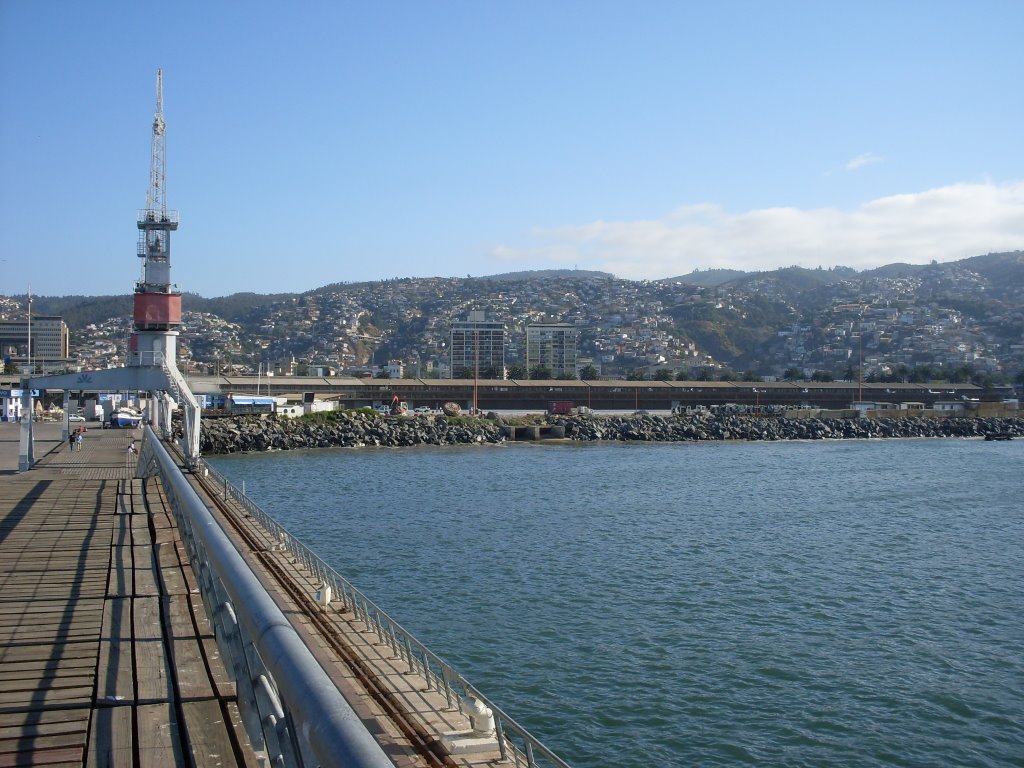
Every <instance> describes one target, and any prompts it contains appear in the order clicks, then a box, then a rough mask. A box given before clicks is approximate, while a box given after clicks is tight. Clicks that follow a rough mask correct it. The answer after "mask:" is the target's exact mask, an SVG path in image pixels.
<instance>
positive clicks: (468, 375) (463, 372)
mask: <svg viewBox="0 0 1024 768" xmlns="http://www.w3.org/2000/svg"><path fill="white" fill-rule="evenodd" d="M452 378H453V379H472V378H473V369H472V368H470V367H469V366H468V365H464V366H462V367H461V368H458V369H456V370H455V371H454V372H453V373H452Z"/></svg>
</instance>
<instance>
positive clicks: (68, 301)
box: [13, 251, 1024, 328]
mask: <svg viewBox="0 0 1024 768" xmlns="http://www.w3.org/2000/svg"><path fill="white" fill-rule="evenodd" d="M972 274H973V275H976V276H977V277H979V278H981V279H984V280H985V281H987V282H988V283H990V284H991V286H992V290H994V291H996V292H1001V291H1004V290H1008V289H1015V288H1016V289H1019V288H1020V287H1021V286H1024V251H1009V252H1004V253H989V254H985V255H982V256H972V257H969V258H965V259H960V260H958V261H950V262H941V263H939V262H936V263H932V264H903V263H896V264H888V265H886V266H883V267H878V268H875V269H870V270H865V271H860V272H859V271H857V270H855V269H852V268H850V267H842V266H840V267H831V268H829V269H823V268H820V267H819V268H817V269H807V268H805V267H796V266H793V267H783V268H781V269H775V270H769V271H764V272H756V271H751V272H744V271H741V270H733V269H706V270H695V271H693V272H691V273H689V274H686V275H680V276H678V277H673V278H666V279H664V280H659V281H655V282H657V283H660V284H670V283H685V284H690V285H695V286H699V287H704V288H723V287H729V288H736V289H740V290H755V289H757V288H759V287H761V286H765V285H770V286H772V287H773V288H774V290H775V291H776V292H777V293H779V294H781V295H786V296H793V295H796V294H800V293H804V292H808V291H815V290H816V289H822V288H827V287H828V286H830V285H834V284H836V283H839V282H842V281H845V280H850V279H860V280H869V279H896V278H920V277H922V276H928V275H949V276H954V275H959V276H960V277H962V278H964V279H967V278H968V277H969V276H970V275H972ZM556 279H573V280H583V281H595V282H598V283H599V282H601V281H608V280H617V278H615V276H614V275H612V274H610V273H608V272H601V271H596V270H585V269H544V270H526V271H522V272H506V273H502V274H496V275H487V276H480V277H466V278H402V279H400V280H399V281H398V282H411V283H415V282H417V281H419V280H435V281H436V280H441V281H452V280H455V281H508V282H512V281H531V280H537V281H550V280H556ZM381 282H386V281H366V282H362V283H333V284H330V285H327V286H322V287H320V288H315V289H312V290H309V291H305V292H303V293H273V294H270V293H268V294H259V293H251V292H247V293H235V294H230V295H227V296H220V297H215V298H205V297H202V296H199V295H198V294H194V293H185V294H184V295H183V297H182V308H183V309H184V310H185V311H192V312H209V313H211V314H214V315H217V316H219V317H222V318H224V319H225V320H229V321H231V322H244V320H245V318H246V317H247V316H249V315H250V314H251V313H252V312H253V311H254V310H256V309H258V308H260V307H266V306H269V305H272V304H276V303H279V302H282V301H287V300H291V299H298V298H301V297H303V296H314V295H321V294H324V293H329V292H331V291H332V290H340V289H343V288H345V287H351V286H354V285H373V284H376V283H381ZM623 282H630V281H623ZM13 298H19V297H13ZM32 300H33V312H34V313H35V314H38V315H59V316H61V317H63V318H64V319H65V321H66V322H67V323H68V325H69V326H70V327H71V328H83V327H85V326H87V325H89V324H92V323H100V322H103V321H105V320H107V319H109V318H111V317H127V316H130V314H131V294H123V295H113V296H109V295H108V296H83V295H72V296H33V297H32Z"/></svg>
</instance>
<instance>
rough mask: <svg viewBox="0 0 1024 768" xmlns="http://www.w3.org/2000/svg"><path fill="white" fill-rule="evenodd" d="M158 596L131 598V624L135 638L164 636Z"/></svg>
mask: <svg viewBox="0 0 1024 768" xmlns="http://www.w3.org/2000/svg"><path fill="white" fill-rule="evenodd" d="M162 602H163V601H162V600H161V598H159V597H136V598H134V599H133V600H132V614H133V616H132V625H133V628H134V636H135V639H136V640H160V639H162V638H163V636H164V630H163V621H162V619H161V613H162V611H161V603H162Z"/></svg>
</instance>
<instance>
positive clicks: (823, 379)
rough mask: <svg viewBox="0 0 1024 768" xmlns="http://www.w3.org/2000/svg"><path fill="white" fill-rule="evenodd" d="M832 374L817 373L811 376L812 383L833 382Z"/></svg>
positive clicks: (826, 372)
mask: <svg viewBox="0 0 1024 768" xmlns="http://www.w3.org/2000/svg"><path fill="white" fill-rule="evenodd" d="M832 378H833V377H832V374H831V373H829V372H828V371H815V372H814V373H812V374H811V381H820V382H827V381H832Z"/></svg>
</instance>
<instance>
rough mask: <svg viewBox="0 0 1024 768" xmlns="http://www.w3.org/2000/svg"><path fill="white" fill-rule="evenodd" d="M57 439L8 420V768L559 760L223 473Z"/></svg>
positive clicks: (124, 447) (4, 445)
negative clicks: (27, 464) (32, 454)
mask: <svg viewBox="0 0 1024 768" xmlns="http://www.w3.org/2000/svg"><path fill="white" fill-rule="evenodd" d="M60 429H61V425H60V424H46V423H40V424H37V425H36V430H35V434H36V456H37V462H36V464H35V466H34V467H33V469H31V470H29V471H25V472H20V473H19V472H17V470H16V467H17V464H18V425H16V424H0V480H2V482H0V517H2V522H0V586H2V587H3V589H2V590H0V765H60V766H114V765H117V766H191V765H194V766H203V765H221V766H223V765H239V766H262V765H269V764H272V763H273V764H278V763H280V764H283V765H289V766H291V765H324V766H327V765H347V766H355V767H357V768H384V767H386V766H398V767H399V768H404V767H405V766H408V767H409V768H413V767H414V766H450V767H453V768H454V767H458V766H464V767H465V768H472V767H473V766H483V765H494V764H496V763H504V764H511V765H529V766H534V765H536V766H556V767H559V768H562V767H564V766H565V763H564V762H563V761H561V760H559V759H558V758H557V757H556V756H555V755H553V754H552V753H550V752H549V750H547V749H546V748H545V747H544V746H543V745H542V744H540V743H539V742H537V741H536V740H535V739H533V738H532V737H530V736H529V734H527V733H526V732H525V731H522V729H520V728H519V727H518V726H517V725H516V723H515V722H514V721H513V720H512V719H511V718H509V717H508V716H507V715H505V714H504V713H503V712H501V711H500V709H498V708H497V707H493V719H492V720H490V721H489V722H488V720H487V719H483V720H481V719H479V718H480V716H481V713H488V715H487V717H488V718H490V717H491V715H490V714H489V713H490V712H491V711H492V710H491V707H490V705H491V702H488V701H487V700H486V699H484V697H483V696H482V694H479V692H477V691H476V690H475V689H473V688H472V687H471V686H469V684H468V683H467V682H466V681H465V680H463V679H462V678H461V677H460V676H459V675H458V674H457V673H456V672H455V671H454V670H452V669H451V668H449V667H448V666H447V665H446V664H445V663H444V662H443V661H441V660H440V659H439V658H438V657H436V656H434V655H433V654H431V653H430V652H429V651H428V650H427V649H425V648H423V647H422V646H421V645H420V644H419V643H418V642H417V641H416V640H415V638H412V637H411V635H409V634H408V633H406V632H405V631H404V630H403V629H402V628H401V626H400V625H399V624H398V623H397V622H395V621H394V620H393V619H391V618H390V617H389V616H388V615H387V614H385V613H384V612H383V611H382V610H380V609H379V608H377V606H375V605H373V603H372V602H370V601H369V600H368V599H367V598H366V597H365V596H363V595H362V594H361V593H360V592H359V591H358V590H357V589H356V588H355V587H353V586H352V585H350V584H348V583H347V582H345V581H344V580H343V579H342V578H341V577H340V576H339V575H338V574H335V573H333V572H331V571H330V570H329V569H328V568H327V567H326V566H325V565H324V564H323V563H322V561H320V560H319V558H317V557H316V556H315V555H314V554H313V553H312V552H310V551H309V550H308V549H306V548H305V547H304V545H302V544H301V543H299V542H297V541H295V540H293V539H291V537H290V536H289V535H288V534H287V532H285V531H284V530H283V529H280V528H279V526H277V525H276V523H274V521H273V520H272V519H270V518H269V517H268V516H266V515H265V513H263V512H262V510H259V508H258V507H256V506H255V505H254V504H252V502H250V501H249V500H248V499H246V498H245V497H244V496H243V495H242V494H240V492H238V491H237V489H234V488H232V487H230V485H229V484H228V483H227V481H226V480H224V479H223V478H219V477H217V476H216V473H213V472H212V470H211V469H208V468H205V467H204V468H201V469H200V471H198V472H196V473H194V474H189V473H181V472H178V471H177V469H176V468H174V470H173V473H172V474H174V477H172V478H171V480H170V481H168V479H167V478H166V477H164V476H163V475H159V474H157V473H156V469H158V467H157V464H159V463H161V462H162V463H163V464H164V465H168V462H169V460H170V464H172V465H173V460H171V456H172V454H173V452H174V448H173V446H167V445H165V444H162V443H159V442H158V441H157V440H155V436H154V435H153V433H152V432H151V431H149V430H147V431H146V435H147V440H148V441H149V444H148V445H147V446H146V447H145V448H144V449H143V450H142V452H141V453H139V454H131V453H129V452H128V445H129V443H130V442H132V441H134V442H135V443H136V444H137V445H138V444H140V443H141V442H142V440H141V439H140V438H141V436H142V434H143V433H142V431H141V430H116V429H99V428H92V429H89V430H88V431H87V432H86V433H85V437H84V441H83V446H82V448H81V450H76V449H72V448H71V447H70V446H69V444H68V442H67V441H64V440H61V439H60ZM178 458H179V459H180V458H181V457H180V456H179V457H178ZM140 463H143V464H146V466H144V467H142V468H141V469H142V470H143V472H142V474H146V471H145V470H146V469H147V467H149V470H148V472H149V475H150V476H149V477H147V478H140V477H137V475H138V474H140V467H139V466H138V464H140ZM191 494H194V495H195V497H196V498H197V499H199V500H200V502H201V504H202V507H203V510H201V511H202V512H203V513H209V514H211V515H213V516H214V517H215V518H216V524H215V525H213V526H208V527H210V528H211V529H216V530H211V531H206V532H203V531H200V530H199V529H200V528H201V527H202V523H201V522H198V521H197V520H196V519H190V518H187V517H183V516H182V504H183V501H182V498H183V497H184V496H188V495H191ZM183 524H184V526H185V529H184V530H183V528H182V525H183ZM189 529H194V530H189ZM218 535H219V536H224V537H225V539H224V540H225V541H228V542H230V544H229V545H228V546H229V549H230V550H231V551H230V552H219V553H218V552H217V551H216V548H217V546H219V545H218V544H217V543H216V541H215V540H214V538H211V536H218ZM231 557H233V558H236V559H237V562H236V565H239V564H240V568H241V570H240V573H239V575H240V578H241V580H242V584H243V589H244V590H248V591H246V592H245V593H244V595H240V594H238V593H237V592H236V591H235V590H237V589H238V586H237V585H233V584H232V578H234V577H232V576H231V575H230V573H229V572H230V570H231V568H233V567H235V566H232V565H231V563H229V562H227V561H228V560H229V559H230V558H231ZM197 559H198V560H199V563H198V565H197ZM225 563H226V564H225ZM225 569H226V570H225ZM218 570H225V574H226V575H224V578H223V580H220V577H219V576H218V577H217V579H214V578H213V576H212V574H213V573H214V572H215V571H218ZM249 576H253V577H254V578H253V579H252V580H251V582H250V581H248V580H247V579H248V578H249ZM214 582H216V583H214ZM211 590H213V592H212V593H211ZM332 592H333V594H332ZM228 593H231V594H228ZM211 594H216V595H217V597H216V600H215V601H212V600H211V597H210V595H211ZM261 601H262V602H261ZM211 602H216V605H214V606H213V607H212V608H211ZM275 617H276V618H275ZM261 622H262V624H261ZM247 633H249V634H250V635H253V636H256V635H258V637H253V638H250V640H249V641H246V640H245V636H246V634H247ZM279 657H287V658H288V659H289V661H288V662H287V665H286V668H287V670H288V674H282V667H281V662H280V659H279ZM303 659H306V661H303ZM304 665H305V666H304ZM325 681H326V682H325Z"/></svg>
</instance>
